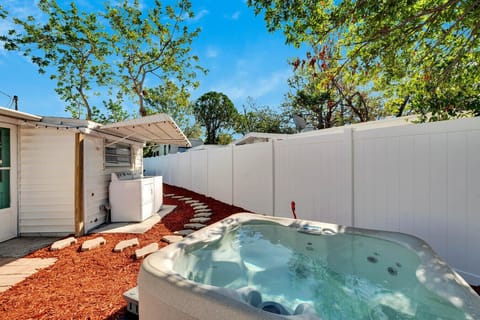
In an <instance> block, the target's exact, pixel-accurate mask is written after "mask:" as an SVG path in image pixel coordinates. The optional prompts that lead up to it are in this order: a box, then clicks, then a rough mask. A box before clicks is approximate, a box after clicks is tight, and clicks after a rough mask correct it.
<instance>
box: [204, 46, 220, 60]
mask: <svg viewBox="0 0 480 320" xmlns="http://www.w3.org/2000/svg"><path fill="white" fill-rule="evenodd" d="M205 55H206V56H207V58H216V57H218V49H217V48H215V47H208V48H207V52H206V53H205Z"/></svg>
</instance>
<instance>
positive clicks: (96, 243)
mask: <svg viewBox="0 0 480 320" xmlns="http://www.w3.org/2000/svg"><path fill="white" fill-rule="evenodd" d="M105 243H107V240H105V238H103V237H98V238H95V239H90V240H86V241H85V242H84V243H82V247H81V248H80V251H89V250H92V249H95V248H98V247H100V246H103V245H104V244H105Z"/></svg>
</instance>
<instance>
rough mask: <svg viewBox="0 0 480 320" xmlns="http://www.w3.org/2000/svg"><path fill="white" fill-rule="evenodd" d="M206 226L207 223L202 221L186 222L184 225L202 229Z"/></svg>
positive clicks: (188, 227) (189, 227) (187, 227)
mask: <svg viewBox="0 0 480 320" xmlns="http://www.w3.org/2000/svg"><path fill="white" fill-rule="evenodd" d="M206 226H207V225H205V224H203V223H187V224H185V225H184V227H185V228H186V229H194V230H198V229H202V228H203V227H206Z"/></svg>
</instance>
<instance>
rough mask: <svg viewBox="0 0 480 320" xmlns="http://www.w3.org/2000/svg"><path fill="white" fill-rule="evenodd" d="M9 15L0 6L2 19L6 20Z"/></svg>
mask: <svg viewBox="0 0 480 320" xmlns="http://www.w3.org/2000/svg"><path fill="white" fill-rule="evenodd" d="M7 15H8V12H7V10H5V9H4V8H3V7H2V5H1V4H0V19H5V18H6V17H7Z"/></svg>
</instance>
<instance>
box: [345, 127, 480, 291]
mask: <svg viewBox="0 0 480 320" xmlns="http://www.w3.org/2000/svg"><path fill="white" fill-rule="evenodd" d="M354 159H355V165H354V172H355V175H354V194H355V197H354V199H355V224H356V226H359V227H364V228H374V229H383V230H392V231H399V232H404V233H409V234H413V235H416V236H418V237H420V238H422V239H424V240H425V241H427V242H428V243H429V244H430V245H431V246H432V247H433V248H434V250H435V251H436V252H437V253H439V254H440V255H441V256H443V257H444V258H445V259H446V260H447V261H448V262H449V263H450V264H451V265H452V266H454V267H455V268H457V270H458V271H460V272H461V273H462V275H464V276H466V277H467V278H469V279H470V280H472V279H476V282H479V281H480V277H478V275H480V258H479V257H478V256H479V255H478V248H477V249H475V246H476V245H474V243H476V244H478V243H480V233H479V232H478V230H475V227H472V225H474V226H479V225H480V215H479V211H478V208H480V191H479V190H480V179H479V178H480V166H479V164H480V121H479V120H478V119H464V120H456V121H447V122H438V123H430V124H422V125H416V126H405V127H401V128H382V129H376V130H369V131H359V132H355V134H354ZM475 250H477V251H476V252H477V253H474V252H475ZM473 275H477V276H473ZM475 277H476V278H475Z"/></svg>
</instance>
